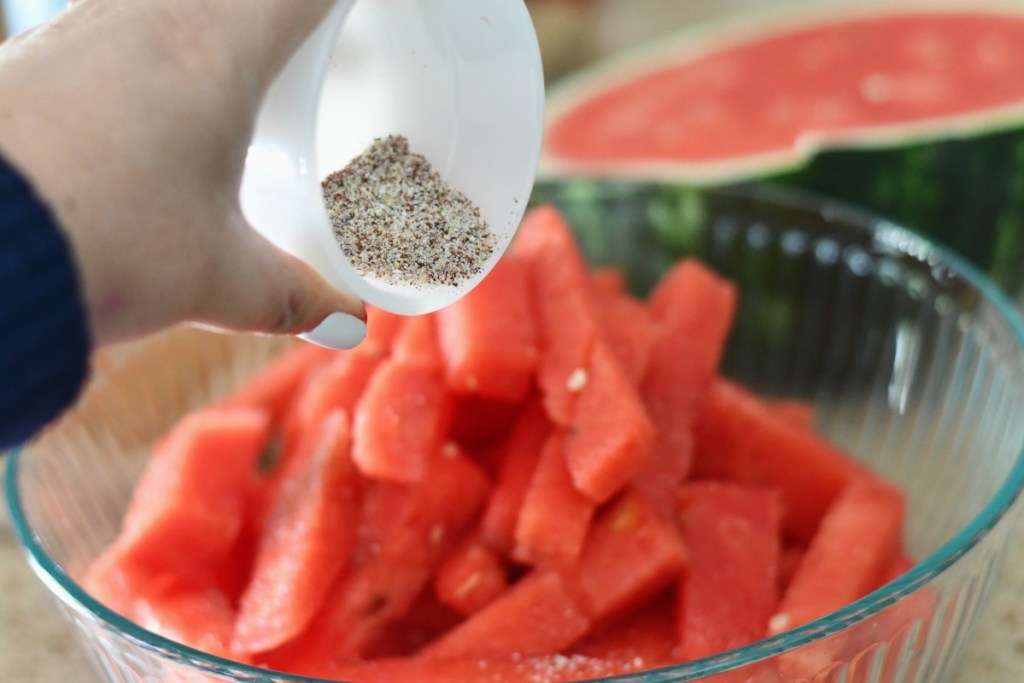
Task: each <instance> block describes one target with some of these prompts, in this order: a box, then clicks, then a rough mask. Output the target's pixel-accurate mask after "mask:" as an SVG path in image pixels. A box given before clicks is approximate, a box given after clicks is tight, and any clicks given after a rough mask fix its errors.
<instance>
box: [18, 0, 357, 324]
mask: <svg viewBox="0 0 1024 683" xmlns="http://www.w3.org/2000/svg"><path fill="white" fill-rule="evenodd" d="M332 4H333V2H332V0H259V2H240V1H239V0H146V1H145V2H139V1H138V0H82V1H80V2H77V3H74V4H72V5H71V6H70V7H69V8H68V9H67V10H66V11H65V12H64V13H62V14H61V15H60V16H58V17H57V18H56V19H55V20H54V21H53V22H51V23H50V24H48V25H46V26H44V27H41V28H39V29H37V30H35V31H33V32H31V33H29V34H27V35H25V36H21V37H18V38H16V39H14V40H12V41H10V42H9V43H8V44H6V45H4V46H3V47H0V153H2V154H3V155H4V156H6V157H7V159H8V160H9V161H10V162H11V163H13V164H14V165H15V167H17V168H18V169H19V170H21V171H22V172H23V173H24V174H26V175H27V176H28V178H29V179H30V180H31V181H32V182H33V184H34V185H35V187H36V189H37V191H38V192H39V193H40V194H41V195H42V197H43V199H44V200H45V201H47V202H48V203H49V205H50V206H51V208H52V210H53V211H54V213H55V215H56V217H57V219H58V221H59V222H60V224H61V226H62V227H63V228H64V230H65V233H66V234H67V236H68V238H69V241H70V244H71V247H72V251H73V253H74V255H75V260H76V264H77V266H78V270H79V275H80V279H81V281H82V285H83V289H84V297H85V301H86V306H87V308H88V315H89V320H90V324H91V327H92V332H93V338H94V340H95V341H96V342H97V343H105V342H110V341H117V340H121V339H127V338H131V337H135V336H138V335H141V334H145V333H148V332H151V331H154V330H157V329H159V328H162V327H165V326H168V325H171V324H174V323H177V322H181V321H186V320H188V321H197V322H203V323H207V324H211V325H214V326H218V327H225V328H230V329H236V330H252V331H262V332H282V333H283V332H290V333H295V332H301V331H307V330H310V329H312V328H313V327H315V326H316V325H317V324H318V323H320V322H321V321H322V320H323V319H324V318H325V317H326V316H328V315H330V314H331V313H335V312H340V313H345V314H349V315H354V316H356V317H359V318H364V317H365V312H364V308H363V305H362V303H361V302H360V301H359V300H358V299H356V298H355V297H353V296H352V295H350V294H346V293H343V292H339V291H337V290H335V289H333V288H332V287H331V285H329V284H328V283H327V282H326V281H325V280H324V279H323V278H322V277H320V276H319V275H318V274H316V273H315V272H314V271H313V270H312V269H311V268H309V267H308V266H307V265H305V264H304V263H302V262H300V261H298V260H297V259H295V258H293V257H291V256H290V255H287V254H285V253H284V252H282V251H280V250H278V249H276V248H275V247H273V246H272V245H271V244H270V243H269V242H267V241H266V240H265V239H264V238H263V237H262V236H260V235H259V234H258V233H257V232H256V231H255V230H253V229H252V228H251V227H250V226H249V225H248V224H247V223H246V221H245V219H244V217H243V215H242V211H241V208H240V206H239V201H238V191H239V186H240V183H241V176H242V169H243V165H244V162H245V155H246V151H247V149H248V145H249V142H250V139H251V137H252V132H253V127H254V123H255V118H256V115H257V112H258V109H259V105H260V102H261V101H262V98H263V95H264V94H265V92H266V90H267V88H268V87H269V85H270V83H271V81H272V80H273V78H274V77H275V76H276V75H277V73H278V71H279V70H280V69H281V68H282V67H283V66H284V64H285V62H286V61H287V59H288V57H289V56H290V55H291V54H292V52H294V50H295V49H296V48H298V46H299V45H300V44H301V43H302V41H303V40H304V39H305V37H306V36H308V35H309V33H311V32H312V30H313V29H314V28H315V27H316V25H317V24H318V23H319V21H320V20H321V19H322V18H323V17H324V16H325V15H326V13H327V11H328V10H329V9H330V7H331V5H332ZM355 327H356V329H359V328H360V326H359V325H358V324H356V325H355ZM358 341H359V339H353V341H352V343H357V342H358Z"/></svg>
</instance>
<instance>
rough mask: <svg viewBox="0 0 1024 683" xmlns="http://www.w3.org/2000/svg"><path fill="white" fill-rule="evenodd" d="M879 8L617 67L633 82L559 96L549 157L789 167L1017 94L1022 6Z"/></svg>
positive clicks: (1011, 100) (946, 121)
mask: <svg viewBox="0 0 1024 683" xmlns="http://www.w3.org/2000/svg"><path fill="white" fill-rule="evenodd" d="M883 12H884V14H881V15H880V16H866V17H863V16H861V17H858V16H856V15H853V16H850V17H848V18H845V19H843V18H842V17H839V18H836V17H835V16H833V15H835V14H836V12H835V11H833V12H832V13H831V15H824V16H823V18H822V19H821V20H820V21H819V22H816V23H811V25H809V26H807V25H804V26H800V25H795V26H794V27H791V28H787V27H783V28H780V29H776V32H774V33H773V32H772V31H771V29H770V28H769V29H767V30H766V29H761V31H760V33H761V34H762V36H763V37H760V38H754V39H751V40H749V41H747V42H740V43H739V44H730V42H732V43H735V42H736V38H734V37H731V36H729V35H724V36H723V37H722V41H721V42H718V43H716V42H715V41H713V40H710V41H707V42H708V43H709V46H708V47H707V48H705V50H704V51H703V53H702V54H700V53H699V54H697V55H695V56H689V55H687V52H686V51H684V50H683V49H681V48H680V46H679V45H676V46H675V49H673V50H668V51H666V53H665V54H662V55H660V66H659V65H658V64H659V60H658V59H651V60H650V61H649V62H648V64H649V66H648V68H647V69H645V70H644V71H637V70H633V71H632V72H630V71H629V69H628V68H627V69H624V73H629V74H630V75H631V76H632V77H631V78H630V79H629V80H625V81H623V82H620V83H617V84H614V85H611V86H607V85H606V86H605V87H604V88H602V91H601V92H600V93H598V94H596V95H593V96H592V97H590V98H588V99H586V100H585V101H583V102H577V103H575V104H574V105H573V103H572V102H571V101H569V102H565V104H564V106H565V107H567V108H568V107H570V106H571V107H572V108H570V109H568V110H567V111H565V112H563V113H559V108H558V105H559V103H560V102H559V100H558V99H557V98H556V100H555V104H554V105H553V107H554V113H553V116H552V121H551V124H550V125H549V127H548V129H547V137H546V143H545V151H546V153H547V157H548V159H549V160H550V161H551V162H553V163H557V162H562V161H564V162H565V163H567V164H578V165H581V166H585V167H586V168H587V169H588V170H592V169H595V168H596V169H605V170H613V171H615V172H617V173H618V172H621V171H623V170H629V169H630V167H634V166H635V167H638V168H639V167H644V166H648V165H650V164H652V163H655V164H656V163H671V164H676V165H679V166H688V167H691V166H692V167H694V170H695V174H696V175H699V176H705V177H706V175H708V174H712V173H714V171H713V170H711V171H709V170H706V169H704V168H701V169H700V170H699V171H698V170H697V167H702V166H707V167H709V168H710V169H714V168H715V167H718V168H724V166H725V165H726V164H729V163H730V162H736V161H741V160H747V159H750V158H754V157H768V158H773V159H774V161H775V163H778V164H785V163H786V162H791V161H792V160H793V159H794V158H799V157H801V156H803V155H805V154H807V153H808V152H809V151H812V150H814V149H820V148H822V147H828V146H835V145H839V144H851V143H856V142H857V141H858V139H860V138H861V137H862V136H865V135H866V134H867V133H866V132H867V131H870V130H871V129H873V128H875V129H884V128H890V129H891V128H892V127H897V126H900V125H902V124H905V125H907V126H909V127H910V130H911V131H912V132H914V133H916V134H920V131H921V129H922V126H923V125H924V126H925V127H927V122H932V127H933V128H936V129H940V130H945V129H948V128H949V127H950V119H952V118H953V117H961V116H970V115H973V114H976V113H977V112H979V111H989V110H992V109H997V108H1001V107H1005V106H1008V105H1013V104H1018V103H1020V100H1021V99H1022V96H1024V73H1022V70H1021V68H1020V64H1021V60H1022V59H1024V16H1013V15H1007V14H997V13H994V12H992V13H989V12H976V11H971V10H963V11H957V12H938V11H934V10H933V11H923V12H911V11H908V10H897V11H885V10H883ZM812 22H813V20H812ZM799 23H802V24H807V20H806V19H803V20H799V22H796V21H795V22H794V24H799ZM737 33H738V34H740V35H742V33H740V32H739V31H738V32H737ZM865 46H886V47H887V48H888V49H878V50H872V49H865ZM716 48H717V49H716ZM766 65H769V67H770V70H771V77H770V78H764V77H763V76H765V75H766V74H767V72H766V70H765V68H764V67H765V66H766ZM582 92H583V89H581V90H577V94H578V96H579V94H582ZM570 100H571V97H570ZM652 122H655V123H656V124H657V127H656V128H655V129H654V130H652V129H651V124H652ZM723 133H725V134H723ZM763 163H764V162H762V165H763ZM768 163H771V162H768Z"/></svg>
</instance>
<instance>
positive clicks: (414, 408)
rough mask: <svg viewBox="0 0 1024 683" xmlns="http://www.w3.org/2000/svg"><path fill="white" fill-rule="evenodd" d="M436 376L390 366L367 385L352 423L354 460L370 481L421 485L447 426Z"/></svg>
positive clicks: (396, 363)
mask: <svg viewBox="0 0 1024 683" xmlns="http://www.w3.org/2000/svg"><path fill="white" fill-rule="evenodd" d="M451 409H452V407H451V400H450V397H449V395H448V392H447V389H446V388H445V386H444V380H443V379H442V378H441V375H440V373H439V372H437V371H435V370H431V369H430V368H426V367H423V366H421V365H418V364H415V363H406V362H402V361H400V360H397V359H394V360H388V361H387V362H386V363H384V364H383V365H381V366H380V368H379V369H378V370H377V372H376V373H374V375H373V377H372V378H371V379H370V382H369V384H368V385H367V387H366V391H365V392H364V393H363V397H362V398H361V399H360V401H359V404H358V405H357V406H356V410H355V415H354V418H353V447H352V457H353V459H354V460H355V463H356V465H357V466H358V467H359V470H360V471H361V472H362V473H363V474H365V475H366V476H368V477H371V478H374V479H384V480H389V481H404V482H411V481H419V480H420V478H421V477H423V475H424V473H425V472H426V469H427V463H428V462H429V460H430V458H431V457H432V454H433V453H434V452H435V451H437V449H438V448H440V446H441V442H442V441H443V440H444V438H445V435H446V433H447V431H448V426H449V424H450V422H451Z"/></svg>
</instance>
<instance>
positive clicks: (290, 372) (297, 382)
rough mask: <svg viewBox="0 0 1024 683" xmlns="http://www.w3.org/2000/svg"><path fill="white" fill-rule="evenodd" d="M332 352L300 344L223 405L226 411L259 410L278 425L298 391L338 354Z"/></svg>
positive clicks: (237, 391)
mask: <svg viewBox="0 0 1024 683" xmlns="http://www.w3.org/2000/svg"><path fill="white" fill-rule="evenodd" d="M335 353H337V352H336V351H333V350H331V349H325V348H324V347H322V346H316V345H314V344H306V343H298V344H296V345H295V347H293V348H291V349H288V350H287V351H285V352H284V353H282V354H281V355H280V356H278V357H277V358H275V359H274V360H272V361H271V362H270V364H269V365H267V367H265V368H264V369H263V370H261V371H260V372H258V373H256V374H255V375H253V376H252V377H251V378H249V380H248V381H246V383H245V384H243V385H242V386H241V387H240V388H239V389H237V390H235V392H234V393H232V394H231V396H230V397H228V398H227V399H226V400H225V401H224V402H223V403H222V404H221V405H222V406H223V407H225V408H257V409H260V410H264V411H266V412H267V413H268V414H269V415H270V418H271V421H272V422H273V423H275V424H276V423H277V422H278V421H279V420H280V419H281V418H282V417H283V416H284V414H285V411H287V410H288V406H289V405H290V404H291V402H292V400H293V398H294V396H295V391H296V389H298V388H299V386H301V385H302V383H303V382H304V381H305V380H306V378H307V377H308V376H309V375H310V374H312V373H314V372H315V371H316V370H317V369H319V368H320V367H322V366H323V365H324V364H325V363H327V362H328V361H329V360H330V359H331V358H333V357H334V354H335Z"/></svg>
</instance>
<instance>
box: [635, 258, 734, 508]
mask: <svg viewBox="0 0 1024 683" xmlns="http://www.w3.org/2000/svg"><path fill="white" fill-rule="evenodd" d="M648 305H649V307H650V310H651V314H652V316H653V317H654V320H655V322H656V323H657V324H658V327H659V331H658V335H657V337H656V338H655V342H654V348H653V350H652V352H651V360H650V366H649V368H648V371H647V376H646V378H645V380H644V383H643V387H642V389H641V392H642V394H643V397H644V404H645V405H646V406H647V411H648V413H649V415H650V417H651V422H652V424H653V425H654V430H655V435H656V441H655V444H654V448H653V457H652V458H651V461H650V462H649V463H647V465H646V466H645V468H644V470H643V471H642V472H641V475H640V476H641V484H642V486H644V487H645V488H647V489H648V491H649V492H650V493H651V495H653V496H654V498H655V500H657V501H659V502H660V503H661V504H662V505H664V506H665V507H666V508H667V509H671V508H672V506H674V504H675V495H676V489H677V487H678V485H679V484H680V483H681V482H682V481H683V480H684V479H685V478H686V477H687V475H688V474H689V473H690V467H691V461H692V459H693V425H694V420H695V419H696V418H697V410H698V407H699V405H700V403H701V401H702V399H703V397H704V394H705V392H706V391H707V388H708V384H709V382H710V381H711V378H712V377H713V376H714V374H715V372H716V371H717V369H718V363H719V361H720V360H721V357H722V352H723V350H724V348H725V342H726V338H727V336H728V334H729V329H730V327H731V325H732V320H733V315H734V312H735V308H736V290H735V287H734V286H733V285H732V283H730V282H728V281H726V280H724V279H723V278H721V277H719V276H718V275H717V274H715V273H714V272H712V271H711V270H710V269H708V268H707V267H706V266H704V265H702V264H701V263H699V262H698V261H696V260H693V259H684V260H682V261H680V262H679V263H678V264H677V265H675V266H674V267H673V268H672V270H670V271H669V272H668V273H667V274H666V275H665V277H663V278H662V279H661V281H660V282H659V283H658V286H657V288H656V289H655V290H654V292H652V294H651V297H650V300H649V302H648Z"/></svg>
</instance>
